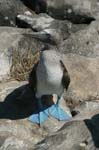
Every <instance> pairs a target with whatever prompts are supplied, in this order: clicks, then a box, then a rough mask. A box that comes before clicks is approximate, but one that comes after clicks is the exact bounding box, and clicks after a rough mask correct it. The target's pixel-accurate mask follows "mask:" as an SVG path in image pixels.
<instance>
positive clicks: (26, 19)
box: [17, 14, 72, 44]
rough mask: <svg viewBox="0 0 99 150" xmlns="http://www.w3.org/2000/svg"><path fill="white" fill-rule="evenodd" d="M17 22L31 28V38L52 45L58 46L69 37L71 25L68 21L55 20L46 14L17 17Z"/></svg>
mask: <svg viewBox="0 0 99 150" xmlns="http://www.w3.org/2000/svg"><path fill="white" fill-rule="evenodd" d="M17 20H19V26H20V24H21V25H22V24H23V25H24V24H26V25H27V26H28V27H29V28H32V30H33V31H36V32H33V33H32V37H35V38H37V39H40V40H43V41H45V42H48V43H52V44H59V43H60V42H61V41H63V40H64V39H67V38H68V36H69V35H70V31H71V28H72V23H70V22H69V21H59V20H55V19H53V18H52V17H50V16H48V15H47V14H40V15H33V16H27V15H18V16H17Z"/></svg>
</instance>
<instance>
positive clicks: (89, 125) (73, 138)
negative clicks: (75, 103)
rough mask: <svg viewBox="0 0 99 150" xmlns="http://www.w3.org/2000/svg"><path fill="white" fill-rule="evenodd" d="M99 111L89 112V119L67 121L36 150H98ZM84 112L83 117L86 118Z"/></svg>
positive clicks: (38, 145)
mask: <svg viewBox="0 0 99 150" xmlns="http://www.w3.org/2000/svg"><path fill="white" fill-rule="evenodd" d="M98 113H99V111H98V110H97V111H95V112H93V114H89V119H85V120H83V119H81V117H80V119H81V120H79V119H77V118H75V120H74V121H71V122H69V123H66V124H65V125H64V126H63V127H62V128H61V129H60V130H59V131H57V132H56V133H53V134H52V135H50V136H48V137H46V138H45V139H44V140H43V141H41V142H40V143H39V144H37V146H36V147H35V150H55V149H56V150H59V149H62V150H91V149H92V150H98V149H99V138H98V136H99V115H98ZM84 115H85V114H83V118H84Z"/></svg>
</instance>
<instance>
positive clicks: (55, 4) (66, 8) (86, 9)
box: [47, 0, 99, 23]
mask: <svg viewBox="0 0 99 150" xmlns="http://www.w3.org/2000/svg"><path fill="white" fill-rule="evenodd" d="M47 7H48V12H49V13H50V14H51V15H52V16H53V17H55V18H61V19H62V18H63V19H69V20H71V21H72V22H74V23H90V22H91V21H92V20H94V17H96V16H97V15H98V9H99V6H98V1H97V0H95V1H92V0H91V1H90V0H84V1H81V0H70V1H68V0H62V1H61V2H60V1H57V0H55V1H50V0H47Z"/></svg>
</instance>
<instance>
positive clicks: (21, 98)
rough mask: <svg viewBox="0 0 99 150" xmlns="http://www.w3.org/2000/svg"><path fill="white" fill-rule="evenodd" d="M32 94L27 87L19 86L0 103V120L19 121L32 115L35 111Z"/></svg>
mask: <svg viewBox="0 0 99 150" xmlns="http://www.w3.org/2000/svg"><path fill="white" fill-rule="evenodd" d="M36 103H37V102H36V98H35V94H34V92H33V91H32V90H31V89H30V87H29V85H24V86H21V87H19V88H17V89H15V90H14V91H13V92H11V93H10V94H9V95H8V96H7V97H6V98H5V100H4V102H0V119H12V120H15V119H21V118H26V117H28V116H30V115H31V114H33V113H34V112H35V111H36V109H37V107H36V106H37V104H36Z"/></svg>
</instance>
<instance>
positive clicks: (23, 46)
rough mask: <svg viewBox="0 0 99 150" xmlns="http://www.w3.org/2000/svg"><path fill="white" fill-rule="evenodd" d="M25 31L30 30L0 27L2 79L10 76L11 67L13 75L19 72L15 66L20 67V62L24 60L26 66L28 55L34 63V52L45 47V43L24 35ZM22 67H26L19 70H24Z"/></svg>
mask: <svg viewBox="0 0 99 150" xmlns="http://www.w3.org/2000/svg"><path fill="white" fill-rule="evenodd" d="M24 33H28V31H26V30H24V29H18V28H9V27H0V81H2V80H3V79H9V78H10V71H11V69H12V74H13V75H14V74H15V73H18V70H16V69H15V68H18V67H20V63H21V62H23V61H24V60H25V62H24V63H25V66H26V64H27V63H28V62H27V59H28V57H29V62H30V64H31V65H33V54H34V53H35V52H37V51H39V50H41V49H42V48H43V47H44V44H43V43H41V42H39V41H37V40H36V39H33V38H31V37H26V36H24V35H23V34H24ZM30 56H31V57H30ZM23 59H24V60H23ZM30 64H29V66H30ZM27 67H28V64H27ZM22 69H24V68H23V67H21V68H20V69H19V70H21V71H22ZM28 69H29V68H28ZM13 71H14V72H13ZM27 71H29V70H27ZM20 73H21V72H20Z"/></svg>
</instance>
